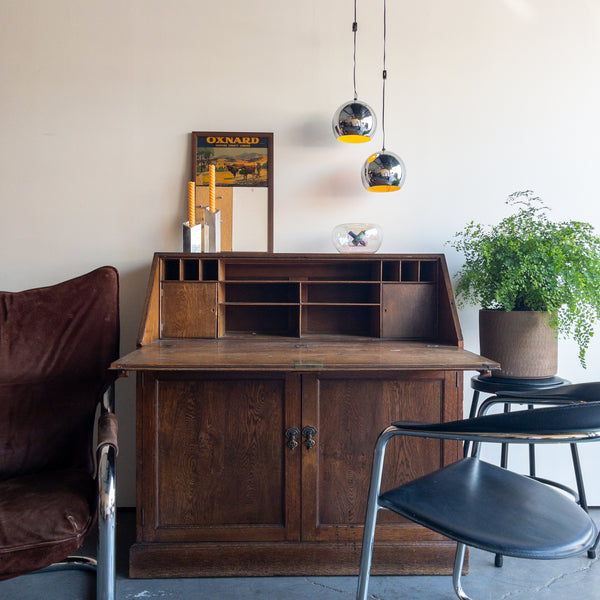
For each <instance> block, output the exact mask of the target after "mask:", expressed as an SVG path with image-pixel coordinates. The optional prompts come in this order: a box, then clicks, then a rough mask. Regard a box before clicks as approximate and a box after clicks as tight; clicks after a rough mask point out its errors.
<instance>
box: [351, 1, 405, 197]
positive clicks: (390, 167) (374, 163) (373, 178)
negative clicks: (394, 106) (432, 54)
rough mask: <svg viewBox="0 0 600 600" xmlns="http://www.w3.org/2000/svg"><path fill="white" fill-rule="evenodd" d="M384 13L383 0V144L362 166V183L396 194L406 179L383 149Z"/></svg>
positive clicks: (398, 162) (398, 160) (397, 160)
mask: <svg viewBox="0 0 600 600" xmlns="http://www.w3.org/2000/svg"><path fill="white" fill-rule="evenodd" d="M386 12H387V11H386V0H383V94H382V95H383V101H382V110H381V132H382V135H383V144H382V147H381V152H376V153H375V154H371V156H369V158H367V160H366V161H365V164H364V165H363V169H362V182H363V185H364V186H365V188H366V189H367V190H368V191H369V192H397V191H398V190H399V189H401V188H402V186H403V185H404V180H405V179H406V167H405V166H404V163H403V162H402V159H401V158H400V157H399V156H398V155H397V154H394V153H393V152H388V151H387V150H386V149H385V82H386V79H387V71H386V68H385V42H386Z"/></svg>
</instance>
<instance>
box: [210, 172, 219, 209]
mask: <svg viewBox="0 0 600 600" xmlns="http://www.w3.org/2000/svg"><path fill="white" fill-rule="evenodd" d="M215 178H216V171H215V165H208V210H210V212H213V213H214V212H215V211H216V210H217V207H216V205H215Z"/></svg>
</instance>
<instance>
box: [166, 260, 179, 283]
mask: <svg viewBox="0 0 600 600" xmlns="http://www.w3.org/2000/svg"><path fill="white" fill-rule="evenodd" d="M162 279H163V280H164V281H179V280H180V279H181V262H180V260H179V259H178V258H166V259H165V260H163V263H162Z"/></svg>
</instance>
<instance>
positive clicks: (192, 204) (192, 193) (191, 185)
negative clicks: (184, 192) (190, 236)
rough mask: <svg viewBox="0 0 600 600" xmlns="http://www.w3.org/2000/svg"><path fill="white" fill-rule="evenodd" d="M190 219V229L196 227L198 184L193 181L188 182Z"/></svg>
mask: <svg viewBox="0 0 600 600" xmlns="http://www.w3.org/2000/svg"><path fill="white" fill-rule="evenodd" d="M188 217H189V222H190V227H194V225H196V184H195V182H193V181H190V182H188Z"/></svg>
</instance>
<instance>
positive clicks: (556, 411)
mask: <svg viewBox="0 0 600 600" xmlns="http://www.w3.org/2000/svg"><path fill="white" fill-rule="evenodd" d="M393 425H394V426H395V427H398V428H399V429H404V428H407V429H410V430H414V431H429V432H437V433H461V434H468V433H473V434H486V433H489V434H494V435H496V434H509V435H510V434H514V435H523V436H526V435H528V434H530V435H536V434H537V435H540V436H542V435H547V436H562V438H563V439H562V440H560V439H555V440H553V441H554V442H558V441H565V442H569V441H571V440H570V439H569V437H568V436H569V434H571V435H580V436H582V438H586V437H587V438H589V439H592V440H594V439H600V401H596V402H575V400H573V404H568V405H563V406H557V407H551V408H536V409H535V410H519V411H514V412H509V413H500V414H494V415H485V416H482V417H475V418H472V419H464V420H461V421H450V422H446V423H402V422H400V421H397V422H395V423H393ZM460 439H465V438H462V437H461V438H460ZM489 441H497V442H501V441H503V440H502V438H501V437H498V438H497V439H495V440H489ZM512 441H513V440H511V443H512ZM540 441H541V440H540ZM582 441H583V440H582Z"/></svg>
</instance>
